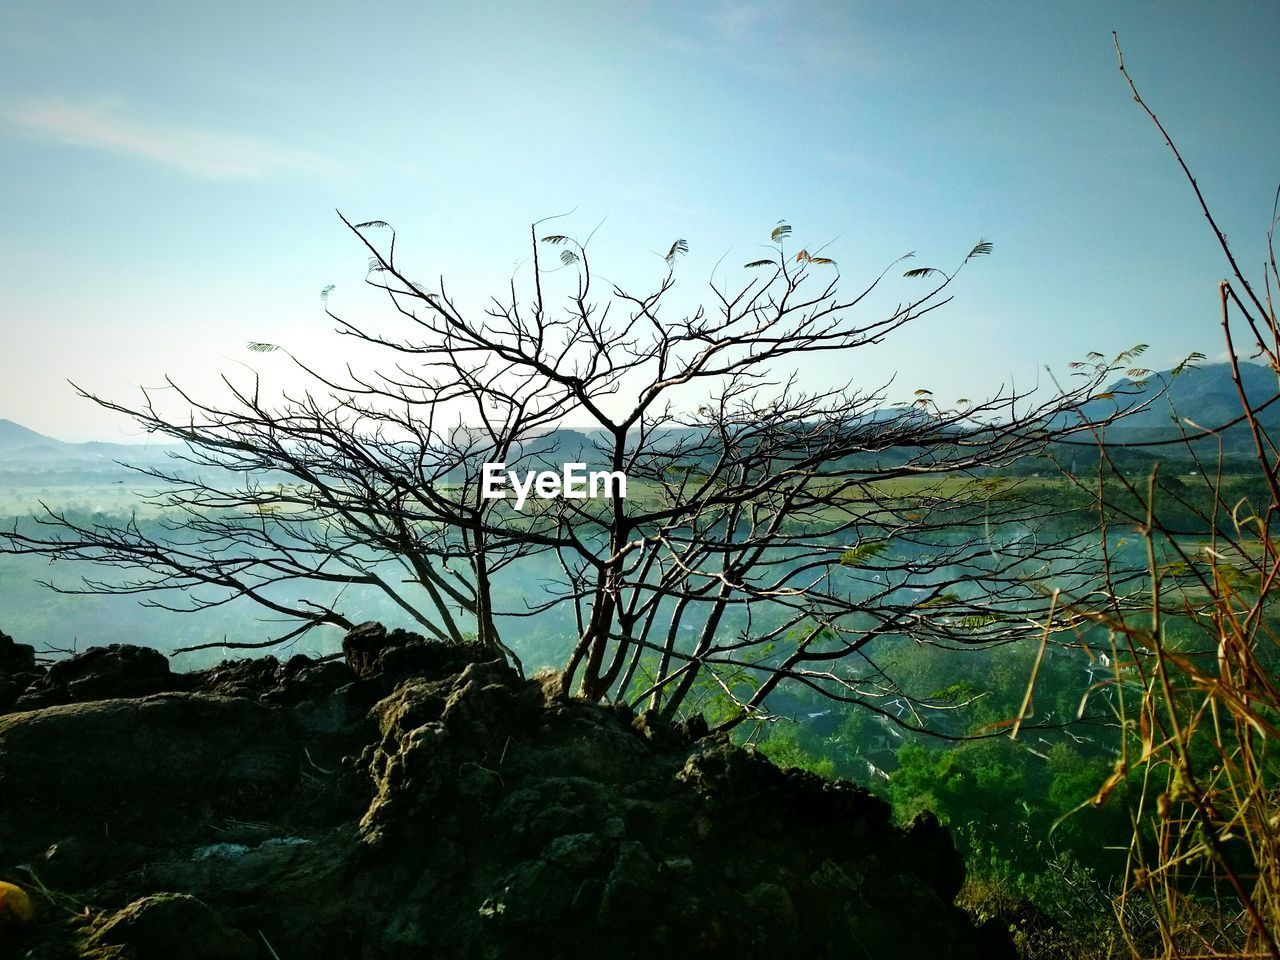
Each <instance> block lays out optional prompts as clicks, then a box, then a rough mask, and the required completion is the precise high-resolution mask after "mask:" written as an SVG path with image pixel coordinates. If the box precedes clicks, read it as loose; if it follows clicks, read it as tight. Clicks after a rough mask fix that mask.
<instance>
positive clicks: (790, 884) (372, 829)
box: [0, 624, 999, 960]
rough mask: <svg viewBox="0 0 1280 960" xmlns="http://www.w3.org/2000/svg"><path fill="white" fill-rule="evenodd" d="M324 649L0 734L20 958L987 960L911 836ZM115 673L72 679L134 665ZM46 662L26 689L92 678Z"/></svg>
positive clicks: (9, 725)
mask: <svg viewBox="0 0 1280 960" xmlns="http://www.w3.org/2000/svg"><path fill="white" fill-rule="evenodd" d="M344 649H345V657H344V659H343V660H331V661H328V662H317V661H313V660H310V659H308V658H305V657H295V658H293V659H291V660H289V661H287V662H285V663H280V662H278V661H276V660H274V659H273V658H263V659H260V660H252V661H239V662H228V663H224V664H222V665H220V666H219V667H216V668H214V669H212V670H207V671H203V672H201V673H197V674H186V675H175V674H170V675H168V679H167V680H164V681H163V682H164V684H165V685H166V692H160V693H151V694H150V695H146V696H133V695H129V696H121V695H120V692H119V688H118V687H113V686H112V683H111V682H109V681H105V680H104V681H99V685H98V686H84V685H80V686H78V687H75V690H76V692H75V695H74V696H75V699H73V700H71V701H67V702H61V703H58V704H55V705H52V706H44V707H41V708H39V709H35V710H26V711H19V712H10V713H8V714H6V715H3V716H0V879H5V880H10V881H13V882H16V883H19V884H22V885H24V886H25V887H26V889H28V890H29V891H30V892H31V896H32V898H33V900H34V901H35V904H36V907H37V919H36V922H35V923H34V925H31V926H29V927H28V928H27V930H26V931H25V934H24V937H23V939H22V940H21V942H20V949H21V950H22V951H23V952H22V953H21V954H18V955H20V956H26V957H32V958H46V960H55V958H70V957H95V958H104V960H105V958H107V957H136V958H138V960H146V958H148V957H161V956H164V957H177V956H191V957H205V958H209V960H215V958H227V960H241V958H249V957H260V958H270V957H272V956H275V955H278V956H280V957H308V958H339V957H341V958H358V957H369V958H384V957H385V958H401V957H403V958H409V957H415V958H416V957H438V958H476V960H480V958H486V960H488V958H516V957H544V956H545V957H563V958H575V957H584V958H585V957H611V958H629V957H637V958H638V957H646V958H650V957H653V956H655V955H658V956H665V957H666V958H681V957H733V958H735V960H738V958H772V957H783V956H803V957H807V958H822V957H846V956H860V957H865V956H870V957H890V956H892V957H894V958H902V960H909V958H914V957H921V958H923V957H929V958H948V957H953V958H968V957H973V958H976V957H979V956H982V957H987V956H993V955H998V954H996V953H993V952H992V950H993V949H998V946H999V945H993V944H983V943H982V942H980V941H981V938H980V936H979V935H978V934H977V933H976V932H975V931H974V929H973V928H972V926H971V925H970V924H969V922H968V921H967V920H966V918H965V916H964V915H963V914H962V913H961V912H960V911H959V910H957V909H956V908H955V907H954V906H953V903H952V901H953V899H954V897H955V894H956V892H957V890H958V889H959V885H960V882H961V881H962V879H963V867H962V865H961V863H960V860H959V858H958V857H957V855H956V852H955V850H954V848H953V846H952V844H951V840H950V837H949V836H948V834H947V832H946V831H945V829H943V828H942V827H941V826H940V825H939V824H938V823H937V821H936V820H934V819H933V818H932V817H929V816H927V815H925V816H922V817H920V818H918V819H917V820H916V821H915V822H914V823H913V824H911V825H910V826H909V827H908V828H906V829H902V828H899V827H897V826H895V825H894V824H893V822H892V819H891V816H890V810H889V808H888V807H887V805H886V804H884V803H883V802H882V801H880V800H878V799H876V798H874V797H872V796H871V795H870V794H868V793H867V792H866V791H865V790H863V789H862V788H860V787H857V786H855V785H853V784H849V783H844V782H831V781H826V780H823V779H821V778H818V777H815V776H813V775H811V774H807V773H802V772H800V771H795V770H791V771H781V770H778V769H777V768H776V767H774V766H773V765H772V764H771V763H769V762H768V761H767V760H766V759H765V758H764V757H762V756H759V755H757V754H756V753H755V752H754V751H752V750H750V749H742V748H739V747H735V746H733V745H731V744H729V743H728V742H726V741H724V740H722V739H716V738H709V737H705V736H702V737H699V736H698V734H699V733H701V732H703V731H700V730H698V729H697V727H696V725H690V726H689V727H687V728H683V729H676V728H671V727H667V726H664V725H662V724H660V723H656V722H654V721H653V720H652V719H651V718H649V717H644V716H641V717H635V716H633V715H631V714H630V713H629V712H628V711H627V710H625V709H623V708H618V707H607V706H600V705H596V704H591V703H585V702H581V701H577V700H572V699H564V698H560V697H557V696H555V695H554V693H553V692H548V691H554V689H555V685H548V686H547V688H546V689H544V687H543V685H542V684H540V683H538V682H535V681H527V680H523V679H521V678H520V677H518V676H517V675H516V674H515V673H514V672H513V671H512V670H510V669H509V668H508V667H507V666H505V665H504V664H502V663H498V662H490V661H489V660H488V654H487V653H486V652H485V651H483V650H480V649H478V648H475V647H471V646H465V645H462V646H459V645H443V644H437V643H429V642H426V641H424V640H422V639H421V638H420V637H416V636H414V635H412V634H406V633H403V632H401V631H391V632H387V631H385V630H383V629H382V628H381V627H379V626H377V625H370V624H366V625H363V626H362V627H360V628H357V629H356V630H354V631H352V633H351V634H349V635H348V637H347V642H346V643H345V644H344ZM2 652H3V649H2V648H0V655H2ZM81 656H82V657H87V656H88V654H82V655H81ZM113 658H114V659H116V660H117V661H119V665H121V667H122V669H121V670H120V671H119V672H117V673H112V672H111V671H110V670H105V669H98V668H95V672H94V673H93V674H92V675H93V676H96V677H106V676H115V677H116V678H117V679H118V680H119V682H120V683H122V684H132V683H134V682H136V681H137V680H138V676H139V674H136V673H132V674H131V673H130V672H129V671H128V670H125V669H123V664H124V663H125V662H128V663H130V664H140V663H145V662H147V661H148V660H149V659H150V658H149V657H147V656H146V655H145V654H141V653H127V654H126V653H124V652H123V651H122V650H121V649H117V650H115V651H114V652H111V653H103V654H98V655H97V659H98V661H99V667H103V666H104V665H105V663H106V662H107V661H109V660H111V659H113ZM66 662H67V663H70V662H71V661H66ZM54 669H56V668H54ZM54 669H50V670H49V671H48V674H46V675H45V676H44V677H43V678H40V680H39V682H37V683H35V686H36V687H37V690H36V691H35V692H37V693H39V692H42V691H43V692H49V691H54V690H58V691H64V693H60V694H59V696H60V697H61V696H67V695H70V693H71V690H72V688H73V686H74V683H75V681H72V680H68V679H67V678H68V677H71V676H75V677H81V678H82V677H84V676H86V674H85V673H84V672H83V670H82V669H81V668H80V667H77V668H76V669H75V670H72V669H71V668H69V667H62V669H61V670H60V671H59V673H60V674H61V679H59V680H58V681H57V682H56V683H55V682H53V681H50V680H49V679H48V677H49V675H50V674H53V673H54ZM146 675H147V676H151V677H153V678H156V677H162V676H163V675H162V674H161V672H160V671H158V670H154V669H150V668H149V669H148V672H147V673H146ZM93 692H102V693H104V694H107V698H106V699H94V698H93V697H92V696H91V694H92V693H93ZM23 696H24V697H25V696H27V694H26V693H24V694H23ZM28 702H29V701H28ZM82 905H87V907H86V906H82ZM12 944H13V941H12V938H11V948H12ZM202 951H203V952H202Z"/></svg>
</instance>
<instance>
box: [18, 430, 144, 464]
mask: <svg viewBox="0 0 1280 960" xmlns="http://www.w3.org/2000/svg"><path fill="white" fill-rule="evenodd" d="M163 455H164V450H163V448H161V447H158V446H154V445H147V446H143V445H140V444H139V445H132V444H127V443H102V442H100V441H96V440H91V441H89V442H88V443H68V442H66V441H65V440H56V439H54V438H53V437H47V436H45V435H44V434H43V433H37V432H36V431H34V430H32V429H30V428H28V427H24V426H23V425H22V424H20V423H14V422H13V421H12V420H3V419H0V467H3V468H14V467H33V466H39V467H44V468H48V467H68V468H88V467H93V466H95V465H96V466H99V467H110V466H112V465H113V461H116V460H125V461H131V462H141V461H154V460H156V459H157V458H158V457H161V456H163Z"/></svg>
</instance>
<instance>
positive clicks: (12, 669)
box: [0, 630, 36, 676]
mask: <svg viewBox="0 0 1280 960" xmlns="http://www.w3.org/2000/svg"><path fill="white" fill-rule="evenodd" d="M35 672H36V648H35V647H33V646H31V645H30V644H26V643H16V642H15V641H14V639H13V637H11V636H9V635H8V634H7V633H5V632H4V631H3V630H0V676H3V675H5V674H14V673H35Z"/></svg>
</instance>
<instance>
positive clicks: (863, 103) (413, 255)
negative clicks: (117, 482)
mask: <svg viewBox="0 0 1280 960" xmlns="http://www.w3.org/2000/svg"><path fill="white" fill-rule="evenodd" d="M1278 27H1280V5H1277V4H1274V3H1264V2H1259V3H1248V2H1237V3H1231V4H1193V3H1178V2H1161V3H1126V4H1123V5H1121V4H1113V3H1102V2H1098V3H1090V2H1072V3H1057V4H1040V3H1007V4H993V3H983V2H972V3H965V4H955V3H937V4H930V3H903V4H887V3H870V2H868V3H858V2H817V0H807V2H804V3H799V2H795V3H792V2H787V0H773V2H767V3H756V2H718V0H713V2H705V3H702V2H683V3H679V2H645V0H632V2H629V3H604V2H561V3H556V4H550V3H547V4H537V5H535V4H526V3H514V2H508V3H485V2H477V3H468V4H459V3H447V4H446V3H437V2H428V0H418V2H394V0H388V2H384V3H381V4H378V5H377V6H376V7H370V6H367V5H359V4H352V3H349V2H343V3H331V2H324V0H321V2H311V0H309V2H301V0H297V2H272V0H254V2H252V3H249V2H241V0H221V2H218V3H201V4H195V3H181V4H175V3H168V2H159V0H156V2H141V0H116V2H113V3H111V4H104V3H95V2H90V0H80V2H70V0H5V2H4V3H3V4H0V210H3V215H2V216H0V418H8V419H12V420H15V421H17V422H19V423H22V424H24V425H26V426H28V427H31V428H32V429H36V430H39V431H40V432H42V433H47V434H50V435H53V436H56V437H59V438H62V439H67V440H87V439H101V440H113V441H128V440H136V439H138V438H139V433H138V431H137V429H136V427H134V426H133V425H132V424H131V422H130V421H128V420H127V419H124V418H121V417H120V416H118V415H114V414H110V413H109V412H107V411H105V410H102V409H99V408H98V407H96V406H94V405H93V404H91V403H89V402H87V401H85V400H83V399H80V398H79V397H78V396H77V395H76V393H75V391H74V390H73V388H72V387H71V386H70V385H69V381H70V382H74V383H76V384H79V385H80V386H82V387H84V388H85V389H87V390H89V391H90V392H93V393H96V394H99V395H101V396H104V397H107V398H110V399H113V400H119V401H122V402H132V401H134V400H135V399H136V398H137V389H138V387H139V386H152V385H156V384H160V383H162V382H163V380H164V378H165V377H166V376H169V377H172V378H173V380H174V381H176V382H178V383H180V384H183V385H190V386H191V388H192V389H194V390H197V391H213V392H210V393H206V394H202V395H209V396H216V388H217V383H216V380H217V377H218V376H219V375H220V374H222V373H228V372H229V373H231V374H232V375H234V376H238V375H241V374H243V373H245V371H246V370H247V368H248V367H253V368H255V369H258V370H260V371H261V372H262V373H263V375H264V377H266V378H267V379H268V380H271V379H272V378H277V379H279V380H280V381H281V382H287V381H288V374H286V373H285V372H284V367H283V366H282V364H284V363H286V362H287V361H285V359H284V358H283V357H282V356H281V355H279V354H255V353H250V352H248V351H247V350H246V346H245V345H246V343H247V342H248V341H267V342H272V343H279V344H281V345H283V346H285V347H288V348H289V349H290V350H292V351H294V352H296V353H297V354H298V355H299V356H302V357H305V358H307V359H308V360H311V361H313V362H316V363H317V364H319V365H322V366H323V365H325V364H326V363H328V364H331V363H336V362H338V361H340V360H342V359H343V358H344V356H345V354H344V349H345V346H346V345H345V344H344V342H342V341H341V340H340V339H339V338H335V337H334V336H332V335H331V333H330V331H331V330H332V327H333V323H332V321H330V320H329V319H328V318H326V317H325V315H324V313H323V304H322V302H321V299H320V291H321V289H322V288H324V287H325V286H327V285H329V284H333V285H334V292H333V294H332V297H331V303H333V304H334V305H335V309H338V310H340V311H343V312H344V314H347V315H352V316H353V319H357V320H360V321H362V322H367V323H368V324H369V325H370V326H372V327H374V328H377V329H387V330H393V329H395V328H394V323H393V319H392V318H391V317H389V316H388V315H387V313H386V310H385V308H384V307H381V306H380V305H379V304H378V303H377V302H376V301H373V300H369V299H368V298H367V297H365V296H364V295H363V294H362V293H361V285H362V282H363V279H364V275H365V267H366V254H365V252H364V251H363V250H362V249H361V247H360V246H359V244H358V242H357V241H356V239H355V238H354V237H352V236H351V235H350V234H349V233H348V232H347V231H346V230H345V228H344V227H343V225H342V223H341V221H340V220H339V219H338V216H337V213H336V212H335V211H338V210H340V211H342V213H343V214H345V215H347V216H348V217H350V218H351V219H352V220H353V221H359V220H371V219H381V220H386V221H389V222H391V223H392V224H393V225H394V226H395V227H396V229H397V231H398V236H399V238H400V239H399V243H400V248H399V252H400V255H401V257H402V258H403V262H406V263H409V264H411V265H412V269H413V270H416V271H418V272H419V273H420V274H422V275H423V276H427V277H437V276H443V277H445V278H446V280H447V281H448V283H449V286H450V288H451V289H452V290H454V291H455V292H456V293H457V294H458V296H459V298H460V302H462V304H463V306H464V307H469V308H472V309H478V308H480V307H482V306H483V303H484V301H485V299H486V297H487V296H488V295H489V294H491V293H493V292H495V291H500V290H501V289H502V288H503V287H504V286H505V285H506V284H507V283H508V282H509V280H510V278H511V277H512V275H513V273H514V274H515V275H516V276H517V277H520V276H522V274H521V273H520V271H522V270H523V271H525V274H524V276H526V277H527V271H528V262H527V261H528V255H529V250H528V246H529V243H528V238H529V225H530V223H531V222H533V221H535V220H538V219H540V218H543V217H547V216H551V215H556V214H562V213H566V212H569V211H572V212H571V213H570V215H569V216H567V217H564V218H563V219H561V220H558V221H556V230H557V232H566V233H575V234H577V235H586V234H588V233H590V232H591V231H592V230H593V229H596V228H597V227H598V229H596V233H595V234H594V237H593V240H592V247H591V249H592V252H593V255H594V262H595V265H596V269H597V270H598V272H599V273H600V274H601V275H602V276H605V277H607V278H609V279H615V280H618V281H619V282H624V283H644V282H647V281H649V280H651V279H652V278H653V277H654V276H656V275H657V274H658V273H659V272H660V268H661V254H662V253H664V252H665V251H666V250H667V249H668V248H669V247H670V245H671V243H672V241H673V240H675V239H676V238H684V239H686V240H687V242H688V244H689V246H690V252H689V255H688V256H687V257H686V258H684V259H683V261H682V262H681V263H680V265H679V273H678V277H679V283H680V285H681V286H680V292H681V296H682V297H686V298H689V302H693V300H694V299H695V298H698V297H704V296H705V294H706V293H707V284H708V283H709V282H710V281H711V280H712V279H713V278H714V279H717V280H721V281H724V282H729V283H736V282H738V280H740V279H741V275H740V271H739V267H740V265H741V264H742V263H745V262H746V261H748V260H754V259H757V258H759V257H761V256H764V255H767V251H765V250H764V247H762V243H764V242H766V241H767V240H768V235H769V232H770V230H771V229H772V228H773V226H774V224H775V223H777V222H778V221H779V220H786V221H787V222H788V223H790V224H791V225H792V226H793V229H794V234H793V236H794V238H795V239H796V241H797V246H800V245H805V246H809V247H810V248H813V247H817V246H822V245H826V246H825V252H826V254H827V255H828V256H830V257H832V258H834V259H835V260H837V262H838V263H839V265H840V274H841V277H842V282H843V283H844V284H845V285H846V286H847V287H848V288H849V289H852V288H853V287H854V286H855V285H857V284H858V282H859V281H862V280H865V279H868V278H869V277H871V276H873V275H874V274H875V273H878V272H879V271H880V270H881V269H882V268H884V267H885V266H887V265H888V264H889V263H891V262H892V261H893V260H894V259H895V258H896V257H898V256H899V255H901V254H903V253H906V252H907V251H917V258H916V260H915V261H914V264H913V265H916V266H930V265H937V266H941V267H949V266H951V265H954V264H955V263H957V262H958V261H959V260H960V259H961V258H962V257H963V256H964V254H965V253H966V252H967V251H968V250H969V249H970V247H971V246H972V245H973V244H974V243H975V242H977V241H978V240H979V239H987V240H990V241H991V242H992V243H993V244H994V253H993V254H992V255H991V256H990V257H987V258H983V259H982V260H980V261H975V262H974V263H973V264H972V265H971V266H970V267H969V268H966V270H965V272H964V274H963V275H962V279H961V280H960V281H959V282H958V283H957V286H956V288H955V293H956V299H955V300H954V301H953V302H952V303H951V304H949V305H948V306H947V307H946V308H945V309H943V310H941V311H939V312H937V313H935V314H931V315H930V316H929V317H927V318H926V319H924V320H921V321H920V322H919V323H918V324H915V325H912V326H910V327H908V328H906V329H904V330H903V331H902V332H901V333H900V334H898V335H896V336H895V338H894V339H893V340H891V341H889V342H886V343H885V344H883V345H881V346H878V347H876V348H875V351H874V352H873V351H861V352H860V355H859V356H858V357H857V358H856V359H855V361H854V362H852V364H850V363H847V362H846V363H843V364H842V365H841V366H840V369H827V368H824V367H822V366H821V365H819V366H818V367H816V368H815V369H814V370H812V371H809V373H810V374H812V375H813V376H816V377H819V378H821V377H827V376H830V377H832V378H834V379H844V377H845V376H847V375H849V374H850V373H852V375H854V376H855V377H863V378H865V379H866V381H867V383H868V384H878V383H880V382H882V381H883V380H885V379H887V378H888V377H889V376H890V375H895V374H896V377H897V379H896V380H895V387H894V389H895V390H902V391H904V392H905V393H907V394H909V393H910V391H911V390H914V389H916V388H920V387H925V388H929V389H932V390H933V391H934V394H935V398H936V399H937V400H938V401H939V402H942V403H946V402H947V401H948V400H949V399H952V398H959V397H969V398H977V397H979V396H983V395H986V394H990V393H992V392H994V391H995V390H996V389H998V388H999V387H1000V385H1001V384H1010V383H1012V384H1015V385H1017V386H1019V387H1024V386H1027V385H1029V384H1034V383H1037V382H1040V383H1044V382H1047V378H1048V375H1047V374H1046V372H1045V371H1046V367H1048V368H1051V369H1053V370H1054V371H1056V372H1061V371H1062V370H1063V369H1064V368H1065V365H1066V363H1067V362H1068V361H1070V360H1073V359H1078V358H1081V357H1083V356H1084V355H1085V354H1086V353H1087V352H1089V351H1091V350H1097V351H1101V352H1103V353H1106V354H1113V353H1116V352H1119V351H1121V350H1123V349H1125V348H1127V347H1129V346H1132V345H1133V344H1135V343H1139V342H1146V343H1150V344H1152V348H1151V350H1150V351H1149V352H1148V354H1147V356H1146V358H1145V360H1144V363H1145V365H1146V366H1149V367H1153V368H1163V367H1168V366H1172V365H1173V364H1174V363H1176V362H1177V361H1178V360H1180V359H1181V358H1182V357H1184V356H1185V355H1186V354H1188V353H1190V352H1191V351H1200V352H1203V353H1205V354H1207V355H1208V356H1209V357H1210V358H1213V357H1214V356H1216V355H1218V354H1219V353H1220V352H1221V350H1222V343H1221V333H1220V331H1219V329H1218V325H1217V324H1218V319H1217V290H1216V284H1217V281H1218V280H1219V279H1220V278H1221V277H1222V276H1223V270H1224V267H1223V264H1222V259H1221V256H1220V254H1219V253H1218V252H1217V250H1216V247H1215V245H1214V242H1213V237H1212V235H1211V233H1210V232H1209V230H1208V228H1207V226H1206V225H1205V222H1204V220H1203V218H1202V216H1201V214H1200V212H1199V210H1198V208H1197V207H1196V205H1195V202H1194V198H1193V196H1192V195H1191V193H1190V190H1189V188H1188V186H1187V184H1186V183H1185V181H1184V180H1182V179H1181V174H1180V172H1179V170H1178V169H1177V167H1176V165H1175V163H1174V161H1173V159H1172V157H1171V156H1170V155H1169V153H1168V151H1167V149H1166V148H1165V146H1164V144H1163V143H1162V141H1161V139H1160V137H1159V134H1158V133H1157V131H1156V130H1155V129H1154V128H1153V127H1152V126H1151V125H1150V123H1149V121H1147V120H1146V118H1145V117H1144V116H1143V115H1142V114H1141V112H1140V110H1139V109H1138V106H1137V105H1136V104H1135V103H1134V102H1133V100H1132V98H1131V96H1130V95H1129V92H1128V90H1127V87H1126V86H1125V85H1124V81H1123V79H1122V78H1121V76H1120V75H1119V73H1118V71H1117V69H1116V61H1115V52H1114V50H1113V48H1112V38H1111V31H1112V30H1116V31H1118V32H1119V35H1120V40H1121V43H1122V45H1123V47H1124V50H1125V58H1126V65H1127V66H1128V67H1129V69H1130V71H1131V73H1132V74H1133V75H1134V77H1135V79H1136V81H1137V82H1138V85H1139V87H1140V89H1141V90H1142V92H1143V94H1144V96H1145V97H1146V98H1147V99H1148V101H1149V102H1150V103H1151V104H1152V106H1153V107H1154V108H1155V109H1156V111H1157V112H1158V113H1159V114H1160V116H1161V118H1162V119H1163V120H1164V121H1165V123H1166V125H1167V126H1168V128H1169V129H1170V131H1171V132H1172V133H1173V135H1174V137H1175V139H1176V140H1177V142H1178V144H1179V146H1180V148H1181V149H1182V150H1183V152H1184V154H1185V156H1186V158H1187V160H1188V162H1189V163H1190V164H1191V166H1192V167H1193V168H1194V169H1195V171H1196V173H1197V176H1198V177H1199V180H1200V184H1201V186H1202V188H1203V189H1204V191H1205V193H1206V195H1207V197H1208V199H1209V201H1210V203H1211V204H1212V206H1213V208H1214V210H1215V212H1216V214H1217V215H1218V216H1219V218H1220V220H1221V222H1222V225H1223V226H1224V228H1225V229H1226V231H1227V233H1228V235H1229V237H1230V239H1231V241H1232V243H1233V245H1234V247H1235V248H1236V250H1237V253H1238V254H1239V255H1240V257H1241V259H1242V260H1243V261H1244V262H1245V263H1246V264H1249V265H1253V264H1257V265H1259V266H1260V265H1261V263H1262V259H1263V256H1264V253H1265V231H1266V228H1267V226H1268V223H1269V221H1270V218H1271V213H1272V202H1273V199H1274V196H1275V190H1276V186H1277V183H1278V182H1280V163H1277V162H1276V158H1278V157H1280V149H1278V148H1280V126H1278V125H1277V124H1276V122H1275V118H1274V107H1275V104H1276V103H1278V102H1280V71H1278V70H1276V69H1275V59H1274V52H1275V38H1276V37H1277V35H1280V32H1278V30H1277V28H1278ZM717 264H719V266H717ZM736 271H737V272H736ZM890 280H891V282H892V284H893V285H892V286H891V287H890V290H889V291H888V295H889V296H890V297H891V298H893V299H897V298H898V297H899V296H909V295H910V293H911V292H913V291H918V281H917V282H916V283H917V286H915V287H912V286H911V282H910V281H907V280H905V279H902V278H900V277H898V276H897V274H896V272H895V273H894V274H892V275H891V277H890ZM868 319H873V317H870V316H869V317H868Z"/></svg>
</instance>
